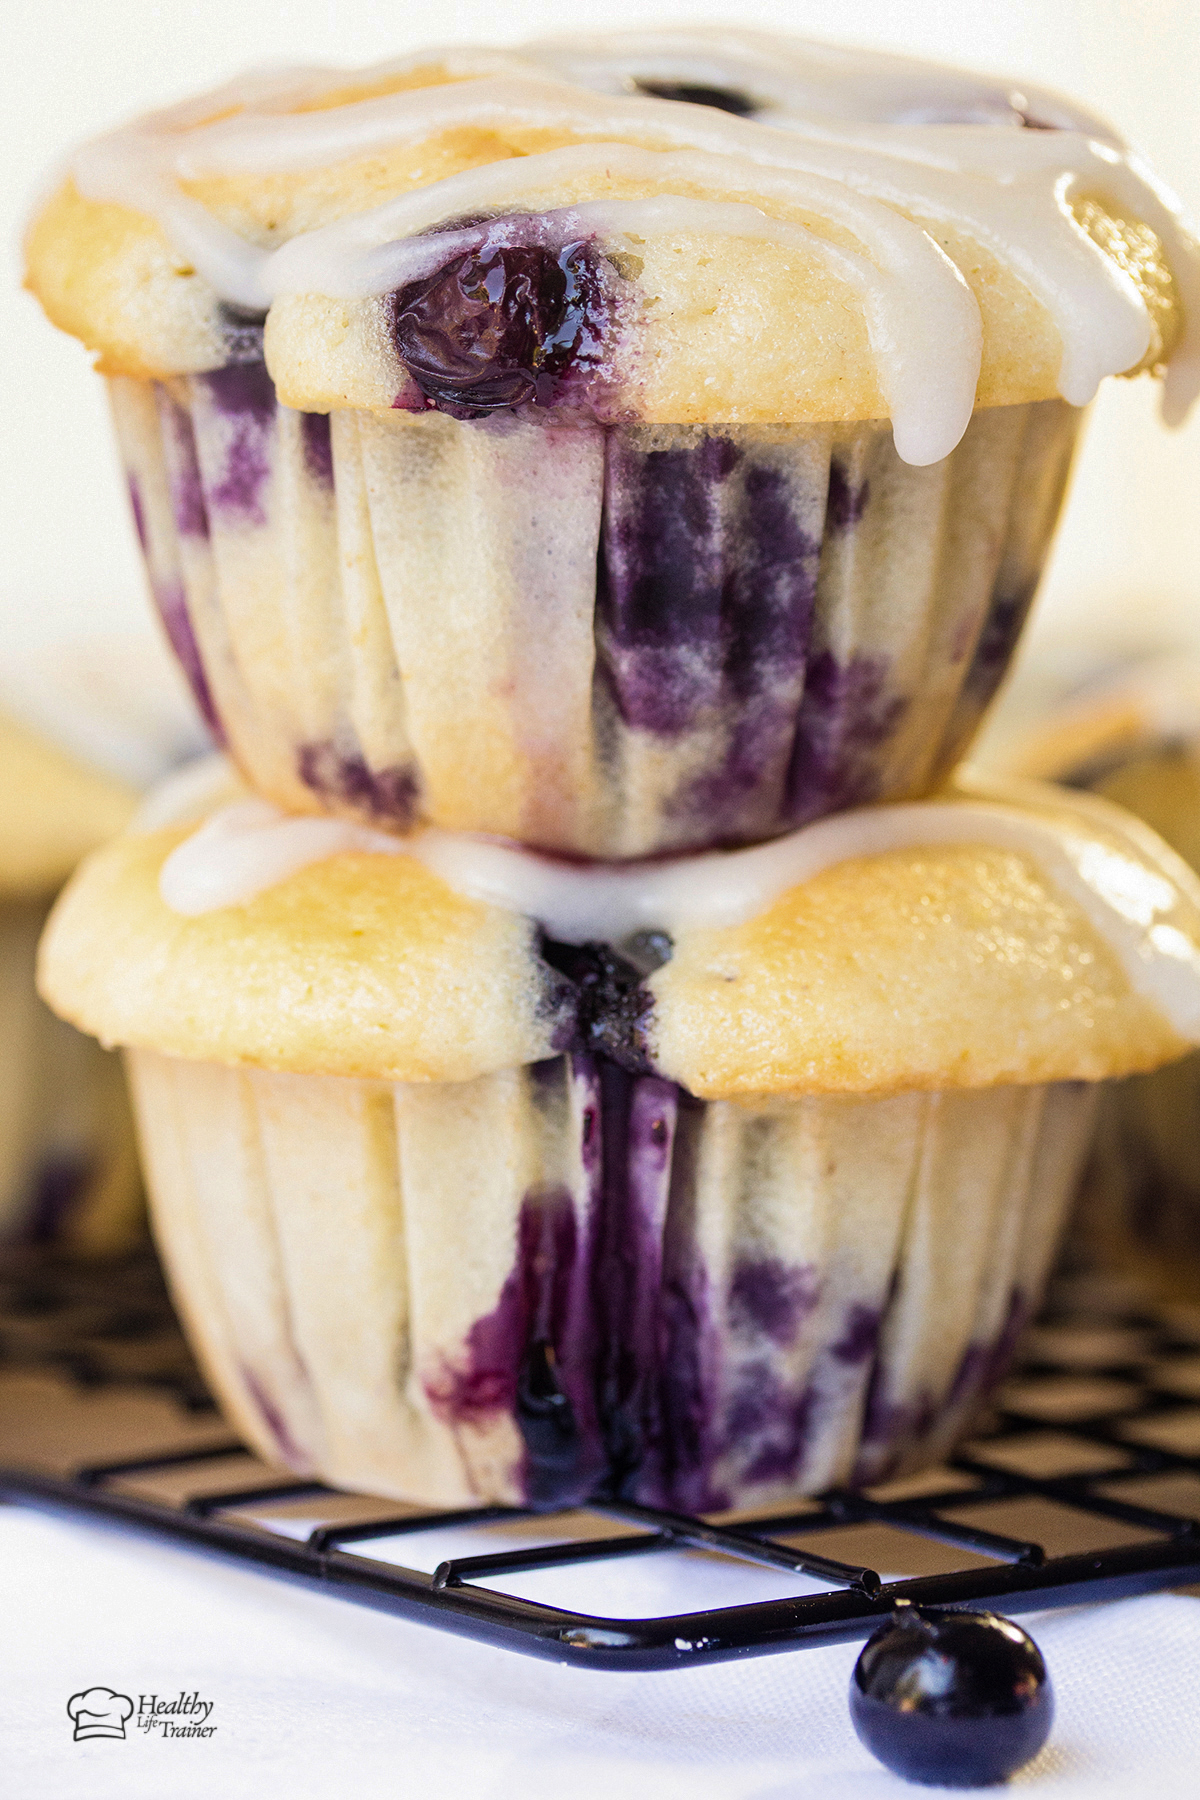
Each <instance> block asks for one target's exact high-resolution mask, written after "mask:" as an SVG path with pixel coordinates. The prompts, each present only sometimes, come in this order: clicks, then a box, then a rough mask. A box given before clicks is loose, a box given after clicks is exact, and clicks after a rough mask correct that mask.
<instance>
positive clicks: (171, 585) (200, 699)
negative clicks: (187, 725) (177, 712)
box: [154, 581, 226, 746]
mask: <svg viewBox="0 0 1200 1800" xmlns="http://www.w3.org/2000/svg"><path fill="white" fill-rule="evenodd" d="M154 600H155V604H156V605H157V607H158V613H159V617H160V618H161V620H162V622H163V628H164V630H165V631H166V634H167V638H168V640H169V641H170V645H171V648H172V650H173V651H174V652H175V656H176V659H177V661H178V663H179V666H180V668H181V669H182V670H183V672H184V674H185V675H186V676H187V681H188V686H189V687H190V688H191V690H192V697H193V698H194V700H195V702H196V705H197V706H198V707H199V709H200V714H201V717H202V718H203V720H204V723H205V724H206V725H207V726H208V729H209V730H210V731H211V732H212V734H213V737H214V738H215V739H216V741H217V743H218V744H220V745H222V746H223V745H224V744H225V742H226V738H225V728H224V726H223V725H222V723H221V715H220V713H219V712H218V711H217V706H216V702H215V701H214V699H213V696H212V689H211V688H210V687H209V685H208V676H207V675H206V674H205V672H204V663H203V661H202V660H201V657H200V646H199V644H198V643H197V642H196V634H195V632H194V631H193V629H192V620H191V615H190V613H189V612H188V603H187V595H186V593H185V591H184V587H183V583H182V582H179V581H173V582H158V583H156V584H155V587H154Z"/></svg>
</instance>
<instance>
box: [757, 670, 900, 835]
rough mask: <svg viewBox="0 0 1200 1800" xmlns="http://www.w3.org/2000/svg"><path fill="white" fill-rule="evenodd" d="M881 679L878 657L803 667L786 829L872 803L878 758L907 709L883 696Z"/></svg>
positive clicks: (883, 679)
mask: <svg viewBox="0 0 1200 1800" xmlns="http://www.w3.org/2000/svg"><path fill="white" fill-rule="evenodd" d="M889 672H890V664H889V662H888V659H887V658H886V657H882V656H868V655H862V654H859V655H855V656H852V657H851V658H850V660H849V662H846V663H839V662H838V660H837V659H836V657H834V655H833V654H832V652H830V651H828V650H823V651H822V652H821V653H820V655H818V656H816V657H814V658H813V660H812V661H811V663H810V664H809V668H808V675H807V679H806V682H805V686H804V699H803V702H802V704H801V707H800V717H799V720H798V723H797V727H796V739H795V744H794V746H793V749H792V757H791V766H790V768H789V770H788V784H787V799H786V807H785V811H786V817H787V820H788V823H789V824H790V825H792V826H798V825H807V824H808V823H809V822H810V821H811V820H813V819H819V818H821V817H822V815H823V814H825V813H830V812H838V811H840V810H842V809H843V808H845V807H848V806H862V805H865V804H867V803H868V802H870V801H872V800H874V799H876V798H877V797H878V791H879V781H880V771H879V750H880V748H881V746H882V745H884V744H885V743H886V742H887V740H888V739H889V738H890V737H891V736H892V734H893V733H894V732H895V731H896V729H897V727H898V726H899V724H900V721H901V719H902V718H903V717H904V715H905V713H906V712H907V710H908V704H909V703H908V701H907V700H906V699H905V698H904V697H903V696H901V695H898V694H894V693H889V691H888V685H887V683H888V675H889Z"/></svg>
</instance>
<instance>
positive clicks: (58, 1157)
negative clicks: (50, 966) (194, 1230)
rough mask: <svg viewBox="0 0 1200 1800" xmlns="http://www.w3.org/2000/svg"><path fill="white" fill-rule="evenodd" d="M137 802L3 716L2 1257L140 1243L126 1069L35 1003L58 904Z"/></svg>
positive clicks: (95, 1250)
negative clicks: (18, 1250)
mask: <svg viewBox="0 0 1200 1800" xmlns="http://www.w3.org/2000/svg"><path fill="white" fill-rule="evenodd" d="M135 800H136V795H135V793H134V792H133V790H132V789H131V788H129V787H128V786H126V784H125V783H124V782H120V781H117V780H116V779H114V778H113V777H112V776H110V775H107V774H104V773H101V772H99V771H98V770H96V769H93V768H88V767H87V766H85V765H84V764H83V763H81V762H78V761H76V760H75V758H73V757H72V756H69V755H68V754H67V753H66V752H64V751H62V750H60V749H58V748H57V747H56V746H55V745H53V744H51V743H50V742H48V741H47V740H45V739H43V738H41V737H39V736H37V735H36V734H34V733H33V732H31V731H30V730H28V729H27V728H26V727H25V726H23V725H20V724H17V723H16V722H14V721H13V720H12V719H11V718H8V717H6V716H4V715H3V714H0V1027H2V1029H0V1245H8V1244H12V1243H29V1242H35V1243H49V1242H53V1243H57V1244H60V1245H62V1246H63V1247H66V1248H70V1249H73V1250H78V1251H82V1252H86V1253H93V1254H94V1253H104V1252H109V1251H117V1250H120V1249H123V1248H125V1247H126V1246H127V1245H128V1244H130V1243H131V1242H133V1241H134V1240H135V1239H136V1238H137V1237H138V1236H140V1235H141V1232H142V1230H143V1216H144V1215H143V1206H142V1196H141V1185H140V1181H139V1177H138V1170H137V1156H136V1148H135V1144H134V1138H133V1130H132V1122H131V1120H130V1116H129V1108H128V1103H127V1100H126V1095H125V1084H124V1080H123V1077H122V1073H121V1066H120V1063H119V1061H118V1059H117V1058H116V1057H115V1056H113V1055H111V1054H110V1053H108V1052H107V1051H104V1050H101V1049H100V1048H99V1046H98V1045H97V1044H95V1043H93V1042H92V1041H91V1040H90V1039H88V1038H85V1037H82V1036H81V1035H80V1034H79V1033H78V1032H77V1031H73V1030H72V1029H71V1027H70V1026H68V1025H64V1024H62V1022H61V1021H60V1020H58V1019H56V1018H55V1017H54V1016H53V1015H52V1014H51V1013H50V1012H49V1011H48V1010H47V1008H46V1007H45V1006H43V1005H42V1002H41V1001H40V1000H39V999H38V997H37V994H36V992H35V990H34V958H35V955H36V950H37V941H38V937H39V935H40V933H41V930H42V926H43V923H44V922H45V918H46V914H47V912H48V910H49V907H50V904H51V902H52V901H53V899H54V897H55V894H56V893H57V892H58V889H59V888H60V887H61V886H62V884H63V882H64V881H65V880H66V878H67V876H68V875H69V874H70V873H71V871H72V869H73V868H74V867H75V864H76V863H77V862H78V861H79V859H80V857H82V856H83V855H84V854H85V853H86V852H87V851H89V850H91V849H94V848H95V846H96V845H97V844H100V843H102V842H103V841H104V840H105V839H106V838H108V837H111V836H112V835H113V833H114V832H117V831H119V830H121V828H122V827H123V826H124V825H125V824H126V822H127V820H128V818H129V816H130V813H131V812H132V810H133V806H134V803H135Z"/></svg>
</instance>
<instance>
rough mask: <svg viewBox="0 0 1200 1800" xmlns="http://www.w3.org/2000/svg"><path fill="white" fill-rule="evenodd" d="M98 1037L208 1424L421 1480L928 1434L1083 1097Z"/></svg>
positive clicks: (974, 1374)
mask: <svg viewBox="0 0 1200 1800" xmlns="http://www.w3.org/2000/svg"><path fill="white" fill-rule="evenodd" d="M130 1061H131V1064H132V1073H133V1083H134V1092H135V1097H136V1101H137V1110H138V1117H139V1124H140V1129H141V1134H142V1141H143V1148H144V1153H145V1157H146V1162H147V1168H148V1177H149V1184H150V1188H151V1191H152V1205H153V1211H154V1217H155V1221H156V1230H157V1234H158V1238H159V1242H160V1246H161V1248H162V1251H163V1254H164V1257H165V1260H166V1264H167V1268H168V1272H169V1276H170V1280H171V1283H172V1287H173V1289H174V1292H175V1295H176V1298H177V1300H178V1302H179V1305H180V1308H181V1312H182V1315H183V1318H184V1320H185V1323H186V1325H187V1327H188V1330H189V1332H190V1335H191V1337H192V1340H193V1343H194V1345H195V1347H196V1349H197V1351H198V1353H199V1354H200V1356H201V1359H202V1361H203V1364H204V1366H205V1368H206V1370H207V1372H208V1374H209V1376H210V1378H211V1380H212V1382H213V1384H214V1387H215V1390H216V1392H217V1394H218V1395H219V1396H220V1398H221V1400H222V1402H223V1404H224V1405H225V1407H226V1408H227V1410H228V1412H229V1415H230V1417H231V1419H232V1420H233V1422H234V1423H235V1425H236V1426H237V1427H238V1428H239V1430H241V1431H242V1432H243V1433H244V1434H245V1435H246V1437H247V1439H248V1440H249V1441H250V1442H251V1443H252V1444H254V1445H255V1446H257V1447H258V1448H259V1449H260V1450H261V1451H262V1452H263V1454H264V1455H266V1456H267V1457H268V1458H269V1459H271V1460H273V1461H277V1462H278V1461H283V1462H285V1463H287V1464H290V1465H291V1466H292V1467H294V1468H296V1469H299V1470H315V1471H317V1472H318V1473H320V1474H321V1475H322V1476H324V1477H326V1478H328V1479H329V1480H331V1481H334V1482H337V1483H340V1484H342V1485H344V1486H347V1487H350V1488H362V1489H365V1490H367V1491H371V1492H375V1493H379V1494H390V1495H395V1496H398V1497H403V1498H409V1499H415V1500H419V1501H424V1502H428V1503H430V1504H446V1505H453V1504H458V1503H467V1502H471V1501H475V1500H498V1501H509V1502H520V1503H530V1504H534V1505H552V1504H570V1503H571V1502H573V1501H575V1500H579V1499H582V1498H584V1497H586V1496H587V1495H589V1494H596V1493H600V1492H606V1493H609V1494H620V1495H625V1496H629V1497H634V1498H636V1499H638V1500H641V1501H643V1502H648V1503H652V1504H656V1505H666V1506H675V1507H681V1508H687V1509H691V1510H697V1509H699V1510H704V1509H716V1508H720V1507H725V1506H742V1505H758V1504H759V1503H762V1502H767V1503H769V1502H772V1501H774V1500H776V1499H780V1498H784V1497H786V1496H789V1495H795V1494H800V1493H806V1492H816V1491H819V1490H821V1489H824V1488H827V1487H829V1486H830V1485H831V1484H834V1483H839V1482H846V1481H851V1480H854V1481H859V1482H861V1481H868V1480H879V1479H881V1478H883V1477H884V1476H885V1475H888V1474H890V1473H892V1472H895V1471H902V1470H906V1469H911V1468H916V1467H919V1466H921V1465H922V1464H924V1463H926V1462H928V1461H930V1460H934V1459H936V1458H937V1457H939V1456H941V1455H943V1454H945V1452H946V1450H947V1449H948V1448H949V1446H950V1445H951V1444H952V1443H953V1441H954V1440H955V1438H956V1437H958V1436H959V1435H961V1433H962V1432H963V1431H964V1430H965V1429H966V1428H967V1426H968V1425H969V1423H970V1420H971V1417H972V1415H973V1413H974V1412H975V1411H976V1409H977V1408H978V1406H979V1404H980V1402H981V1400H982V1398H983V1397H984V1395H985V1394H986V1393H987V1392H988V1390H989V1389H990V1388H991V1387H992V1386H993V1385H994V1383H995V1381H996V1380H997V1379H998V1377H999V1375H1000V1374H1001V1373H1002V1371H1003V1368H1004V1365H1005V1363H1006V1361H1007V1358H1008V1356H1009V1353H1010V1352H1011V1350H1012V1348H1013V1344H1014V1341H1015V1336H1016V1333H1017V1331H1018V1329H1019V1327H1020V1325H1021V1324H1022V1323H1023V1322H1024V1320H1025V1319H1026V1318H1027V1317H1028V1316H1029V1314H1030V1312H1031V1311H1032V1310H1033V1309H1034V1307H1035V1306H1036V1305H1037V1302H1038V1299H1039V1296H1040V1293H1041V1290H1042V1285H1043V1282H1044V1279H1045V1275H1046V1272H1047V1268H1048V1265H1049V1262H1050V1259H1051V1257H1052V1255H1053V1253H1054V1250H1055V1247H1056V1244H1057V1240H1058V1235H1059V1228H1060V1224H1061V1221H1062V1218H1063V1215H1064V1212H1065V1209H1066V1207H1067V1205H1068V1203H1069V1201H1070V1199H1071V1196H1072V1193H1073V1191H1074V1187H1075V1183H1076V1180H1077V1177H1078V1172H1079V1168H1080V1164H1081V1161H1082V1158H1083V1156H1084V1155H1085V1153H1086V1149H1087V1144H1088V1140H1089V1134H1090V1126H1091V1119H1092V1114H1093V1102H1094V1096H1095V1090H1094V1089H1093V1088H1091V1087H1088V1086H1086V1085H1083V1084H1060V1085H1057V1086H1053V1087H1048V1088H1047V1087H1006V1088H997V1089H992V1090H987V1091H978V1092H967V1091H962V1092H953V1093H950V1092H946V1093H933V1094H902V1095H898V1096H895V1097H892V1098H886V1099H848V1098H836V1099H828V1098H818V1097H809V1098H801V1099H796V1100H792V1101H787V1102H782V1103H780V1102H773V1103H771V1104H770V1105H765V1106H764V1107H763V1108H762V1109H761V1110H755V1109H754V1108H752V1107H748V1106H741V1105H735V1104H733V1103H728V1102H717V1103H710V1104H707V1105H705V1104H702V1103H700V1102H699V1101H696V1100H694V1099H693V1098H691V1096H689V1095H687V1094H686V1093H684V1092H683V1091H682V1090H681V1089H679V1088H677V1087H675V1086H673V1085H672V1084H671V1083H669V1082H666V1081H663V1080H661V1079H659V1078H658V1077H654V1076H631V1075H629V1074H627V1073H625V1072H624V1071H623V1070H621V1069H619V1068H617V1067H616V1065H615V1064H612V1063H609V1062H606V1061H604V1060H601V1059H595V1058H590V1057H570V1058H568V1057H563V1058H559V1059H557V1060H555V1061H553V1062H550V1063H545V1064H539V1065H536V1066H534V1067H532V1068H527V1069H520V1070H511V1071H506V1072H504V1073H501V1074H497V1075H492V1076H486V1077H482V1078H480V1079H478V1080H476V1081H472V1082H469V1083H464V1084H450V1083H447V1084H436V1083H434V1084H423V1085H404V1084H402V1085H397V1086H388V1085H385V1084H382V1083H377V1082H369V1081H360V1080H350V1079H346V1078H338V1077H319V1076H293V1075H282V1074H271V1073H264V1072H261V1071H247V1070H233V1069H227V1068H224V1067H218V1066H216V1065H210V1064H202V1063H189V1062H183V1061H178V1060H175V1059H171V1058H168V1057H164V1056H161V1055H158V1054H157V1053H153V1052H149V1051H137V1052H132V1053H130Z"/></svg>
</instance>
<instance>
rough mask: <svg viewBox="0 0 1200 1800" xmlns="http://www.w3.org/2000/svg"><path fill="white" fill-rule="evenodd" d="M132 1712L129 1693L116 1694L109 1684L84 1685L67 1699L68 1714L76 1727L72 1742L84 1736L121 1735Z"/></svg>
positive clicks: (111, 1736)
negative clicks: (103, 1685) (100, 1685)
mask: <svg viewBox="0 0 1200 1800" xmlns="http://www.w3.org/2000/svg"><path fill="white" fill-rule="evenodd" d="M132 1712H133V1701H132V1700H131V1699H130V1698H129V1695H128V1694H118V1693H115V1692H114V1691H113V1689H112V1688H110V1687H91V1688H84V1690H83V1692H82V1693H81V1694H72V1695H71V1698H70V1699H69V1700H68V1701H67V1717H68V1718H69V1719H71V1720H72V1722H73V1723H74V1726H75V1742H76V1743H77V1744H78V1743H79V1742H80V1740H81V1739H83V1738H97V1737H107V1738H123V1737H124V1736H125V1721H126V1719H128V1718H129V1717H130V1716H131V1714H132Z"/></svg>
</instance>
